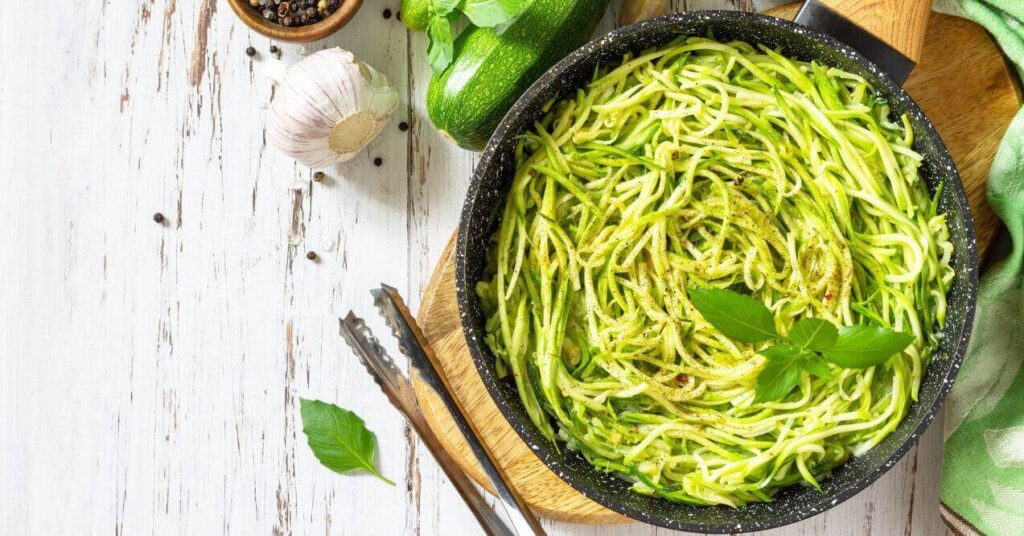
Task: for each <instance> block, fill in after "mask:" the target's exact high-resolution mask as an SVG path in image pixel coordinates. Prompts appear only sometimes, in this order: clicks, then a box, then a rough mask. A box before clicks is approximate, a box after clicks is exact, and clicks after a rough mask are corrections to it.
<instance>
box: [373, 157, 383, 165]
mask: <svg viewBox="0 0 1024 536" xmlns="http://www.w3.org/2000/svg"><path fill="white" fill-rule="evenodd" d="M383 164H384V159H383V158H381V157H379V156H378V157H377V158H374V159H373V165H375V166H377V167H380V166H381V165H383Z"/></svg>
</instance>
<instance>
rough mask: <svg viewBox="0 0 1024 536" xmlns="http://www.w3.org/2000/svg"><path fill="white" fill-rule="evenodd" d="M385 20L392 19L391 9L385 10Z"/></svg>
mask: <svg viewBox="0 0 1024 536" xmlns="http://www.w3.org/2000/svg"><path fill="white" fill-rule="evenodd" d="M384 18H385V19H390V18H391V10H390V9H385V10H384Z"/></svg>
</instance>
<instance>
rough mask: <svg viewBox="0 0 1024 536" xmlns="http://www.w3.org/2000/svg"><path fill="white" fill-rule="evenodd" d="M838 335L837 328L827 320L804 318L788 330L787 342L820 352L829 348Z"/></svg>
mask: <svg viewBox="0 0 1024 536" xmlns="http://www.w3.org/2000/svg"><path fill="white" fill-rule="evenodd" d="M837 337H839V330H837V329H836V327H835V326H834V325H833V324H832V323H831V322H829V321H828V320H822V319H821V318H804V319H802V320H798V321H797V322H796V324H793V329H791V330H789V337H788V338H789V342H791V343H793V344H795V345H797V346H799V347H801V348H806V349H808V350H814V351H816V352H820V351H822V350H826V349H828V348H831V347H832V345H833V344H835V343H836V338H837Z"/></svg>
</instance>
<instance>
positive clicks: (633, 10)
mask: <svg viewBox="0 0 1024 536" xmlns="http://www.w3.org/2000/svg"><path fill="white" fill-rule="evenodd" d="M667 12H668V0H624V1H623V2H622V9H621V10H620V11H619V25H621V26H625V25H627V24H633V23H634V22H639V21H642V20H647V19H653V18H654V17H660V16H661V15H664V14H665V13H667Z"/></svg>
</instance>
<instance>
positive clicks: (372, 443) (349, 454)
mask: <svg viewBox="0 0 1024 536" xmlns="http://www.w3.org/2000/svg"><path fill="white" fill-rule="evenodd" d="M299 403H300V405H301V406H300V412H301V413H302V432H303V433H304V434H306V440H307V442H308V443H309V448H310V449H311V450H312V451H313V455H314V456H316V459H317V460H320V463H321V464H323V465H324V467H326V468H328V469H330V470H332V471H334V472H336V473H348V472H351V471H358V470H364V471H367V472H368V473H370V474H371V475H373V476H375V477H377V478H379V479H381V480H383V481H384V482H387V483H388V484H391V485H392V486H394V485H395V483H394V482H392V481H391V480H388V479H387V478H386V477H385V476H384V475H382V474H380V471H378V470H377V465H376V464H375V463H374V451H375V450H376V443H377V436H376V435H375V434H374V433H373V432H371V431H370V430H368V429H367V428H366V423H364V422H363V419H361V418H359V416H358V415H356V414H355V413H352V412H351V411H349V410H347V409H343V408H339V407H338V406H335V405H334V404H328V403H327V402H321V401H319V400H306V399H305V398H301V399H299Z"/></svg>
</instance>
